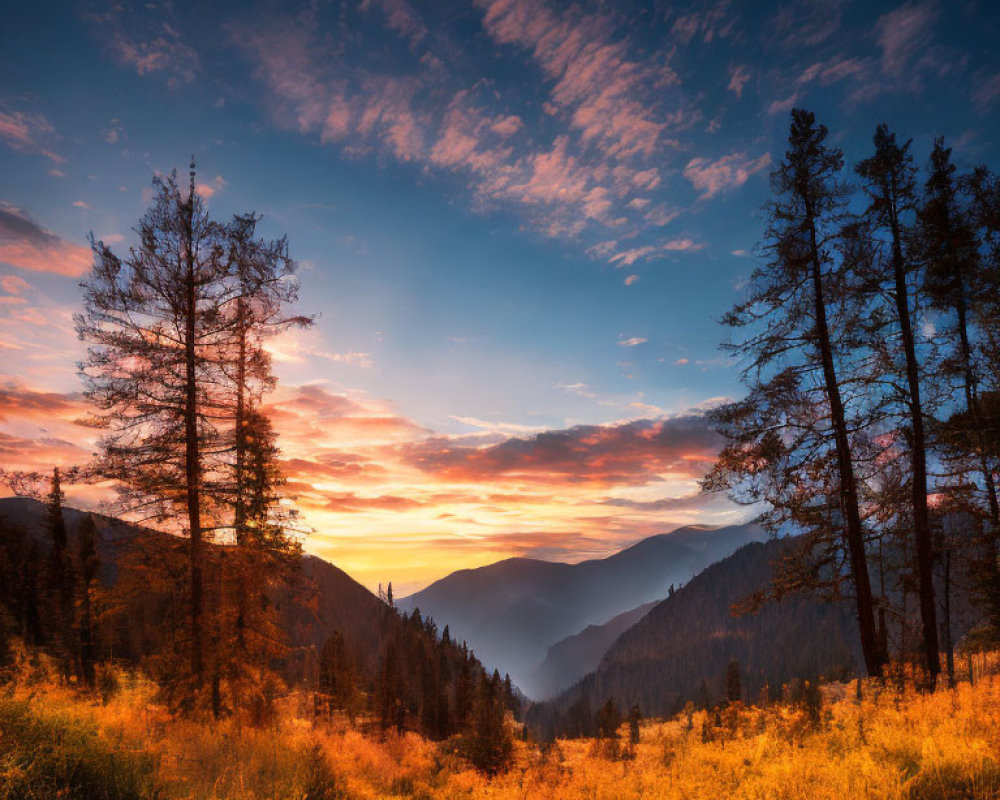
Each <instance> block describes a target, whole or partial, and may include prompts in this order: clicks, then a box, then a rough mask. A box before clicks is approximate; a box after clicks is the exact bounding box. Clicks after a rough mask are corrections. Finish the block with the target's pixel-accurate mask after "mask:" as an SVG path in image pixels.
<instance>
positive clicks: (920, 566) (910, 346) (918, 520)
mask: <svg viewBox="0 0 1000 800" xmlns="http://www.w3.org/2000/svg"><path fill="white" fill-rule="evenodd" d="M885 200H886V203H887V206H888V208H889V221H890V225H891V228H892V266H893V273H894V278H895V287H896V289H895V295H896V297H895V299H896V312H897V315H898V317H899V329H900V334H901V336H902V339H903V353H904V355H905V357H906V383H907V390H908V398H907V400H908V402H907V405H908V407H909V412H910V426H911V431H912V435H913V442H912V445H911V462H912V470H913V477H912V484H911V487H912V499H913V538H914V543H915V545H916V551H917V577H918V589H919V594H920V621H921V624H922V625H923V644H924V657H925V659H926V660H927V671H928V674H929V676H930V682H931V689H933V688H934V686H935V684H936V683H937V677H938V675H939V674H940V672H941V655H940V651H939V649H938V630H937V609H936V607H935V602H934V549H933V544H932V541H931V527H930V520H929V517H928V512H927V440H926V436H925V434H924V412H923V406H922V404H921V400H920V366H919V364H918V363H917V352H916V344H915V342H914V338H913V323H912V320H911V319H910V302H909V291H908V289H907V288H906V270H905V265H904V263H903V251H902V247H901V245H900V234H899V220H898V218H897V216H896V202H895V198H893V197H890V196H889V191H888V188H887V189H886V197H885Z"/></svg>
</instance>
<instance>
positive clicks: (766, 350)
mask: <svg viewBox="0 0 1000 800" xmlns="http://www.w3.org/2000/svg"><path fill="white" fill-rule="evenodd" d="M827 134H828V132H827V129H826V127H825V126H823V125H818V124H817V123H816V119H815V116H814V115H813V114H812V113H811V112H808V111H805V110H803V109H798V108H797V109H794V110H793V111H792V120H791V127H790V131H789V136H788V147H787V150H786V152H785V156H784V158H783V160H782V162H781V164H780V165H779V167H778V169H777V170H776V171H775V172H774V173H773V175H772V179H771V180H772V187H773V191H774V194H775V199H774V200H773V201H772V202H771V203H770V204H769V205H768V207H767V219H768V222H767V229H766V233H765V245H764V254H765V255H766V257H767V260H766V261H765V262H764V263H763V264H762V265H760V266H758V267H757V268H756V269H755V270H754V273H753V276H752V278H751V284H750V290H749V296H748V297H747V299H746V300H744V301H743V302H741V303H739V304H737V305H736V306H735V307H734V308H733V310H732V311H730V312H729V313H728V314H727V315H726V316H725V317H724V322H725V323H726V324H727V325H728V326H730V327H732V328H734V329H737V330H742V331H746V338H744V340H743V341H742V342H739V343H736V344H732V345H728V347H730V349H732V350H734V351H735V352H736V353H737V354H738V355H740V356H741V357H742V358H743V359H744V363H745V366H744V371H743V379H744V382H745V383H746V384H747V386H748V388H749V393H748V396H747V397H746V398H745V399H744V400H741V401H737V402H735V403H730V404H727V405H725V406H723V407H721V408H719V409H717V410H715V411H713V412H712V414H711V419H712V421H713V422H714V424H715V426H716V428H717V429H718V430H719V431H720V432H721V433H722V434H723V435H724V436H725V437H726V439H727V444H726V445H725V447H724V448H723V450H722V453H721V454H720V457H719V460H718V463H717V464H716V466H715V468H714V470H713V471H712V472H711V473H710V474H709V476H708V477H707V478H706V480H705V482H704V487H705V488H706V489H708V490H713V491H714V490H728V491H729V492H730V495H731V496H732V497H733V498H734V499H735V500H737V501H738V502H746V503H758V502H760V501H765V502H766V503H767V504H768V510H767V511H765V513H764V520H765V522H766V523H767V524H768V525H769V526H770V527H771V528H772V529H775V530H782V529H787V528H788V527H792V528H796V529H799V530H804V531H805V532H807V533H809V534H810V535H811V537H812V541H813V542H814V543H815V544H816V546H817V547H820V546H822V547H824V548H826V549H828V550H830V551H832V552H833V555H823V556H822V558H823V559H825V560H827V561H828V562H831V563H833V564H834V566H833V568H832V569H833V574H832V576H830V579H832V580H834V581H837V580H839V574H840V570H841V569H842V568H843V569H844V571H845V572H846V574H847V577H848V579H849V582H850V584H851V588H852V589H853V594H854V598H855V610H856V615H857V620H858V629H859V633H860V638H861V648H862V653H863V655H864V660H865V665H866V667H867V669H868V672H869V674H872V675H878V674H880V673H881V671H882V665H883V664H884V662H885V654H884V653H883V652H881V649H880V647H879V636H878V633H877V630H876V627H875V614H874V600H873V596H872V589H871V578H870V576H869V573H868V559H867V554H866V540H865V539H866V532H865V529H864V525H863V520H862V514H861V507H860V495H859V490H858V476H857V474H856V469H855V453H854V447H856V446H857V438H858V437H857V436H856V435H855V434H856V431H857V429H858V427H859V424H858V423H857V421H856V420H854V419H853V418H852V416H851V415H850V414H849V411H850V410H849V409H848V408H847V407H846V405H845V401H844V392H843V385H842V384H843V381H844V380H845V377H844V374H843V371H844V370H845V369H849V368H850V366H851V365H850V363H849V362H848V363H845V358H844V350H845V343H844V341H843V335H844V332H845V330H847V329H848V328H849V324H848V323H849V320H850V319H851V318H852V315H853V314H854V313H855V312H856V311H857V309H856V308H854V307H852V303H851V300H852V297H851V295H850V293H849V292H847V291H845V288H844V276H843V273H842V271H841V270H840V264H839V262H838V258H837V250H836V245H837V242H838V237H839V234H840V227H841V224H842V222H843V217H844V213H845V190H844V188H843V186H842V184H841V183H840V178H839V175H840V172H841V170H842V168H843V156H842V154H841V152H840V150H839V149H837V148H834V147H831V146H830V145H829V144H827V142H826V139H827ZM858 415H860V416H861V418H863V416H864V415H863V413H861V412H860V411H859V412H856V414H855V416H858ZM831 533H832V536H831ZM839 552H844V553H845V554H846V559H845V561H846V564H844V566H843V567H841V564H840V559H839V558H837V557H836V553H839ZM811 571H812V573H813V574H814V575H815V574H816V573H817V572H818V570H815V569H813V570H811Z"/></svg>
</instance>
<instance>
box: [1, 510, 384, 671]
mask: <svg viewBox="0 0 1000 800" xmlns="http://www.w3.org/2000/svg"><path fill="white" fill-rule="evenodd" d="M45 510H46V507H45V504H44V503H41V502H39V501H37V500H33V499H30V498H24V497H8V498H0V519H2V520H3V522H4V523H5V524H4V525H3V529H2V531H0V536H4V537H8V538H10V537H19V536H24V537H26V539H25V544H26V545H28V546H29V547H30V546H33V547H34V548H35V550H36V556H37V557H41V558H44V554H45V553H46V552H47V548H48V547H49V543H48V541H47V537H46V535H45V533H44V531H45V522H44V520H45ZM93 516H94V519H95V521H96V523H97V534H98V535H97V541H96V545H97V553H98V556H99V558H100V560H101V580H102V582H103V583H104V584H106V585H110V584H112V583H114V581H115V580H116V578H117V574H118V565H119V563H121V560H122V558H123V557H124V556H126V555H127V554H128V553H129V552H131V551H132V549H133V548H134V547H136V546H137V545H138V544H139V543H142V544H143V545H144V546H145V547H151V548H152V549H153V550H154V552H155V551H156V548H157V547H158V546H161V545H162V546H165V545H166V544H168V543H169V542H170V541H171V537H169V536H168V535H167V534H164V533H160V532H158V531H153V530H149V529H146V528H142V527H139V526H136V525H132V524H129V523H127V522H123V521H121V520H118V519H115V518H113V517H107V516H104V515H101V514H94V515H93ZM85 517H86V512H83V511H79V510H77V509H74V508H68V507H66V508H64V509H63V518H64V519H65V521H66V528H67V534H68V539H69V550H70V552H71V553H75V552H76V551H77V536H78V531H79V528H80V525H81V523H82V522H83V519H84V518H85ZM21 549H27V548H21ZM273 600H274V602H275V605H276V607H277V608H278V611H279V615H280V623H279V624H280V626H281V628H282V629H283V630H284V631H285V632H286V634H287V636H288V644H289V645H290V647H291V650H292V654H291V656H290V657H289V660H288V664H287V665H286V666H287V670H288V671H289V672H290V674H291V675H293V676H301V675H302V674H304V673H307V672H308V671H310V670H311V669H313V668H314V665H313V664H311V663H310V662H312V661H314V652H313V648H315V649H316V650H319V649H320V648H321V647H322V645H323V643H324V642H325V641H326V640H327V639H328V638H329V637H330V635H331V634H332V633H333V632H334V631H335V630H339V631H340V633H341V635H342V636H343V637H344V642H345V645H346V646H347V649H348V651H349V652H350V653H351V654H352V656H353V657H354V658H356V659H357V660H358V662H359V666H360V667H361V668H362V669H363V671H364V672H365V673H366V674H368V675H369V676H372V675H374V674H375V672H376V670H377V668H378V662H379V659H380V656H381V651H382V645H383V641H384V639H385V637H386V636H387V635H388V633H389V630H390V626H392V625H395V624H396V617H395V615H391V614H386V613H385V612H386V610H387V609H386V607H385V605H384V603H382V601H380V600H379V599H378V598H377V597H375V595H373V594H372V593H371V592H370V591H368V589H366V588H365V587H364V586H362V585H361V584H359V583H357V582H356V581H355V580H354V579H353V578H351V577H350V576H349V575H347V573H345V572H343V571H342V570H340V569H338V568H337V567H335V566H334V565H333V564H330V563H329V562H327V561H324V560H322V559H320V558H316V557H315V556H309V555H306V556H303V557H302V559H301V562H300V564H299V568H298V569H297V570H296V571H295V572H294V574H293V578H292V581H291V583H290V584H289V585H287V586H283V587H281V588H280V589H278V590H277V591H276V592H275V594H274V598H273ZM136 624H137V625H139V624H144V625H150V624H152V625H155V620H154V621H152V622H150V621H148V620H143V622H142V623H136ZM128 634H129V637H128V638H129V640H130V642H134V641H136V640H145V638H146V637H144V636H139V635H136V633H135V632H134V631H129V632H128ZM124 646H125V645H124V644H123V643H119V645H117V646H116V650H115V652H116V653H118V652H122V650H121V649H118V648H119V647H121V648H123V647H124Z"/></svg>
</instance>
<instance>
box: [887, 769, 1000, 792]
mask: <svg viewBox="0 0 1000 800" xmlns="http://www.w3.org/2000/svg"><path fill="white" fill-rule="evenodd" d="M906 796H907V798H908V800H980V798H991V797H1000V764H997V762H995V761H991V760H989V759H986V760H984V761H982V762H981V763H980V764H979V765H977V766H975V767H972V768H970V767H969V766H968V765H963V764H956V763H944V764H939V765H935V766H933V767H931V768H929V769H922V770H921V771H920V772H918V773H917V774H916V775H914V777H913V779H912V780H911V781H910V783H909V785H908V786H907V792H906Z"/></svg>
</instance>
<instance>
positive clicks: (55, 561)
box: [45, 467, 76, 676]
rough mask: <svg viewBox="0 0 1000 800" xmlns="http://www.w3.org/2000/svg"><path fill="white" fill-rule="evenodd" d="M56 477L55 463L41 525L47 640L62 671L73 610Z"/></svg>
mask: <svg viewBox="0 0 1000 800" xmlns="http://www.w3.org/2000/svg"><path fill="white" fill-rule="evenodd" d="M64 497H65V496H64V494H63V491H62V485H61V482H60V478H59V467H55V468H54V469H53V470H52V481H51V484H50V488H49V494H48V504H47V506H46V510H45V526H46V528H47V529H48V534H49V539H50V541H51V545H50V549H49V561H48V592H47V596H48V601H49V603H48V607H49V615H48V617H49V624H50V626H51V632H50V637H49V638H50V640H51V643H52V647H53V650H54V651H55V653H56V655H57V656H58V658H59V662H60V664H61V666H62V669H63V674H64V675H66V676H68V675H69V674H70V672H72V665H73V661H74V659H75V651H76V648H75V642H74V635H73V634H74V627H75V625H74V613H73V585H74V581H73V562H72V560H71V557H70V554H69V547H68V540H67V536H66V521H65V519H64V517H63V510H62V503H63V499H64Z"/></svg>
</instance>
